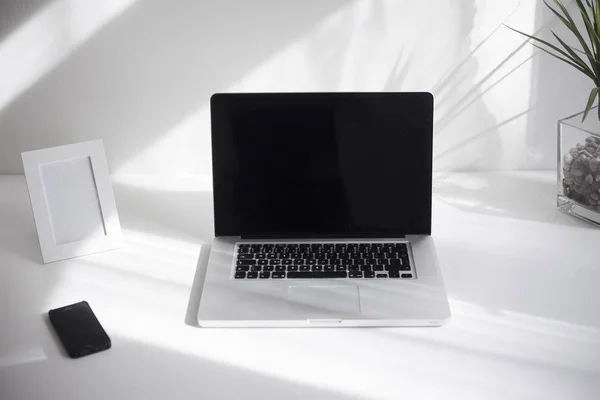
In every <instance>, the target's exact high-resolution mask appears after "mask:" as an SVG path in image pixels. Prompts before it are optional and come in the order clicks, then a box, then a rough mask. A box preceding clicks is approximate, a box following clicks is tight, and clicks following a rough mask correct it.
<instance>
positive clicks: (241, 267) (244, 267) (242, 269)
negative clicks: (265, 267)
mask: <svg viewBox="0 0 600 400" xmlns="http://www.w3.org/2000/svg"><path fill="white" fill-rule="evenodd" d="M249 269H250V267H249V266H248V265H238V266H237V267H235V271H236V272H245V271H248V270H249Z"/></svg>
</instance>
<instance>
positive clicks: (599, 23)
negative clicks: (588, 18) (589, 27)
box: [593, 0, 600, 36]
mask: <svg viewBox="0 0 600 400" xmlns="http://www.w3.org/2000/svg"><path fill="white" fill-rule="evenodd" d="M593 4H594V28H596V33H597V34H598V36H600V0H596V2H595V3H593Z"/></svg>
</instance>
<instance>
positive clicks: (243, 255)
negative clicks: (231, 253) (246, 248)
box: [238, 254, 254, 260]
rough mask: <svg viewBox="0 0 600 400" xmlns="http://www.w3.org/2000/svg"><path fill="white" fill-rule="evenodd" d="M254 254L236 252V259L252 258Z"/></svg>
mask: <svg viewBox="0 0 600 400" xmlns="http://www.w3.org/2000/svg"><path fill="white" fill-rule="evenodd" d="M253 259H254V254H238V260H253Z"/></svg>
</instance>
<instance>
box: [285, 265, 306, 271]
mask: <svg viewBox="0 0 600 400" xmlns="http://www.w3.org/2000/svg"><path fill="white" fill-rule="evenodd" d="M304 267H306V265H304ZM287 270H288V271H298V266H297V265H288V266H287ZM307 271H308V269H307Z"/></svg>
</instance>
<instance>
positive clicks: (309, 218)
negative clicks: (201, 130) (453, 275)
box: [211, 93, 433, 237]
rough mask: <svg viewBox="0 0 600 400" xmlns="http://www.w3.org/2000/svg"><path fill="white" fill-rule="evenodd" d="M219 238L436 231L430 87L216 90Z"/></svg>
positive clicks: (215, 169) (215, 171) (213, 124)
mask: <svg viewBox="0 0 600 400" xmlns="http://www.w3.org/2000/svg"><path fill="white" fill-rule="evenodd" d="M211 128H212V150H213V180H214V182H213V185H214V209H215V234H216V236H238V235H241V236H267V237H268V236H275V237H277V236H343V237H347V236H348V237H351V236H378V235H381V236H395V235H403V234H429V233H430V232H431V179H432V142H433V97H432V96H431V94H429V93H261V94H250V93H248V94H216V95H213V97H212V98H211Z"/></svg>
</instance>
